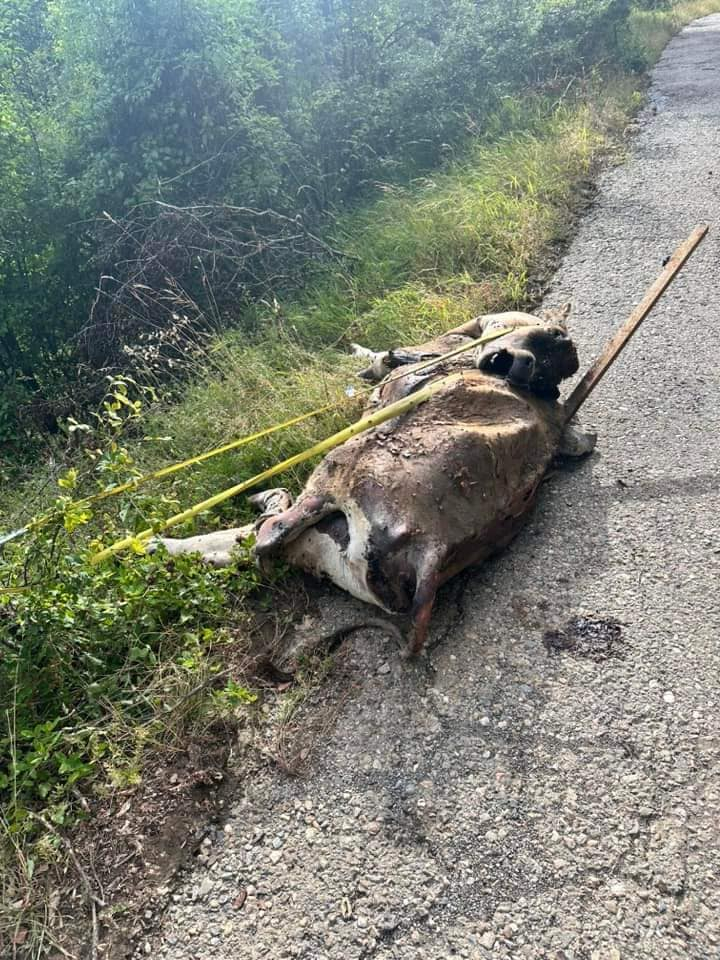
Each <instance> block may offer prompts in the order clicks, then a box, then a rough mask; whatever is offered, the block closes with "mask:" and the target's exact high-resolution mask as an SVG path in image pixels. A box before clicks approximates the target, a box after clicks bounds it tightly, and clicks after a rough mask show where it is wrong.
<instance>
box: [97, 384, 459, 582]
mask: <svg viewBox="0 0 720 960" xmlns="http://www.w3.org/2000/svg"><path fill="white" fill-rule="evenodd" d="M462 376H463V375H462V373H452V374H450V375H449V376H447V377H442V378H441V379H440V380H435V381H434V382H433V383H430V384H428V385H427V386H426V387H423V388H422V389H421V390H417V391H416V392H415V393H411V394H410V396H409V397H403V398H402V399H401V400H396V401H395V403H390V404H388V406H387V407H383V408H382V409H381V410H377V411H376V412H375V413H371V414H369V415H368V416H367V417H363V418H362V419H360V420H358V421H356V422H355V423H353V424H351V425H350V426H349V427H345V429H344V430H340V431H339V432H338V433H334V434H333V435H332V436H331V437H327V438H326V439H325V440H321V441H320V442H319V443H316V444H314V446H312V447H309V448H308V449H307V450H303V452H302V453H297V454H295V456H293V457H288V459H287V460H283V461H282V463H276V464H275V466H273V467H269V468H268V469H267V470H263V471H262V472H261V473H257V474H256V475H255V476H254V477H250V479H249V480H243V482H242V483H237V484H235V486H233V487H228V488H227V489H226V490H222V491H221V492H220V493H216V494H215V495H214V496H212V497H209V498H208V499H207V500H203V501H202V502H201V503H198V504H196V505H195V506H194V507H190V508H188V509H187V510H183V512H182V513H176V514H175V516H173V517H169V518H168V519H167V520H165V521H164V522H163V523H162V524H161V525H160V526H159V527H157V528H154V527H148V528H147V529H146V530H142V531H140V533H136V534H135V535H134V536H130V537H124V538H123V539H122V540H118V541H116V542H115V543H114V544H112V546H110V547H106V548H105V549H104V550H101V551H100V552H99V553H96V554H94V555H93V556H91V557H90V562H91V563H93V564H96V563H100V562H101V561H102V560H106V559H107V558H108V557H111V556H113V555H114V554H116V553H119V552H120V551H121V550H125V549H127V548H128V547H135V548H138V547H142V543H143V542H144V541H145V540H149V539H150V537H151V536H152V535H153V534H156V533H160V532H162V531H164V530H167V529H169V528H170V527H174V526H176V525H177V524H179V523H184V522H185V521H186V520H191V519H192V518H193V517H195V516H197V515H198V514H199V513H203V512H204V511H205V510H210V509H212V508H213V507H216V506H217V505H218V504H219V503H222V502H223V501H225V500H229V499H230V497H235V496H237V494H239V493H243V492H244V491H245V490H249V489H250V487H254V486H256V485H257V484H258V483H263V482H264V481H265V480H269V479H270V477H274V476H276V474H278V473H282V472H283V471H284V470H289V469H290V468H291V467H294V466H297V464H299V463H304V462H305V461H306V460H310V459H311V458H312V457H315V456H317V455H318V454H322V453H325V452H327V451H328V450H331V449H332V448H333V447H337V446H339V445H340V444H341V443H345V441H346V440H350V439H351V438H352V437H356V436H357V435H358V434H359V433H363V432H364V431H365V430H370V429H372V428H373V427H376V426H378V424H381V423H384V422H385V421H386V420H391V419H392V418H393V417H398V416H400V415H401V414H403V413H407V411H408V410H412V409H413V408H414V407H416V406H418V404H421V403H423V402H424V401H425V400H427V399H428V398H429V397H431V396H432V395H433V394H434V393H437V392H438V390H441V389H443V388H444V387H446V386H447V385H448V384H449V383H452V382H453V381H456V380H460V379H462Z"/></svg>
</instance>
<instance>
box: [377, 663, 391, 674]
mask: <svg viewBox="0 0 720 960" xmlns="http://www.w3.org/2000/svg"><path fill="white" fill-rule="evenodd" d="M378 673H382V674H387V673H390V664H389V663H388V662H387V661H386V662H385V663H381V664H380V666H379V667H378Z"/></svg>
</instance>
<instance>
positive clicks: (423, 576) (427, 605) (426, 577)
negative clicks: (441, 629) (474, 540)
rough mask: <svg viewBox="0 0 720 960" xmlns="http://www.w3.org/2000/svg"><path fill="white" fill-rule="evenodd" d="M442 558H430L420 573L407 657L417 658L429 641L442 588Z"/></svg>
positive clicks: (411, 614) (411, 615) (411, 617)
mask: <svg viewBox="0 0 720 960" xmlns="http://www.w3.org/2000/svg"><path fill="white" fill-rule="evenodd" d="M440 566H441V564H440V558H439V557H437V556H433V555H431V556H429V557H427V558H426V559H425V562H424V563H423V565H422V568H421V569H420V571H419V572H418V579H417V585H416V587H415V596H414V597H413V602H412V606H411V608H410V630H409V632H408V645H407V656H409V657H415V656H417V655H418V654H419V653H420V652H421V650H422V649H423V647H424V646H425V643H426V641H427V637H428V630H429V629H430V618H431V616H432V611H433V606H434V605H435V597H436V596H437V592H438V588H439V586H440V575H439V571H440Z"/></svg>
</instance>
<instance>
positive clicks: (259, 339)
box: [0, 0, 714, 952]
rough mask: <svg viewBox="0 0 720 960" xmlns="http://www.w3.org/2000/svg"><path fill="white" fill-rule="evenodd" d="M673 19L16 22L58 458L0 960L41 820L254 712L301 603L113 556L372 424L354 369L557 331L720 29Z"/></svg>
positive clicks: (5, 328) (1, 308)
mask: <svg viewBox="0 0 720 960" xmlns="http://www.w3.org/2000/svg"><path fill="white" fill-rule="evenodd" d="M644 6H645V8H646V9H638V8H637V7H634V8H632V9H630V8H629V7H628V5H627V4H626V3H619V2H614V0H613V2H602V3H592V2H589V0H587V2H586V0H569V2H562V3H561V2H554V0H553V2H549V0H546V2H540V0H538V2H534V3H524V4H519V3H518V4H507V3H505V4H501V3H499V2H498V3H494V2H485V3H482V4H469V3H467V4H466V3H464V2H460V0H457V2H453V3H451V4H450V5H449V6H448V7H447V8H446V7H443V9H442V11H441V10H440V8H439V7H438V6H437V5H436V4H435V3H433V2H430V0H427V2H426V3H424V4H421V5H420V6H418V5H417V4H416V3H413V4H412V5H411V6H408V5H407V4H404V3H403V2H401V0H396V2H395V3H393V4H389V5H387V6H384V7H382V8H378V7H377V4H370V2H369V0H367V2H362V3H361V4H360V5H359V6H357V5H350V4H348V3H344V2H343V3H340V4H337V5H333V4H329V5H328V4H323V5H322V8H320V7H317V8H316V7H315V5H314V4H310V5H307V4H305V5H302V4H297V3H295V2H293V3H292V4H289V5H283V7H282V9H280V8H278V7H277V6H275V5H272V4H270V3H269V2H266V3H247V4H240V5H238V4H230V3H229V2H228V3H225V2H224V0H217V2H212V3H210V2H209V0H207V2H201V0H192V2H191V3H190V4H187V3H185V4H182V5H179V4H178V5H177V6H176V5H175V4H174V3H173V2H171V0H162V2H160V3H154V4H149V3H145V2H143V0H137V2H134V0H113V2H111V3H107V4H103V5H102V9H100V8H97V7H95V6H93V5H91V4H89V3H87V2H86V0H56V2H55V3H54V4H52V5H51V6H47V7H46V6H45V5H44V3H42V2H37V3H28V2H27V0H12V2H10V3H9V4H8V5H6V11H4V12H3V15H2V16H3V18H4V19H3V21H2V23H1V24H0V77H2V80H1V81H0V122H1V123H2V126H0V183H1V184H2V189H3V192H4V206H5V211H4V217H3V223H2V226H1V227H0V369H2V371H3V374H4V377H5V379H4V383H3V386H2V388H0V393H1V394H2V398H3V399H0V434H2V431H3V430H4V431H5V433H4V438H5V439H6V440H7V439H15V440H17V438H18V437H19V436H20V434H19V433H18V430H19V427H18V419H17V411H18V409H23V405H24V409H25V410H26V413H25V414H23V417H24V418H25V419H23V423H25V424H26V423H27V422H28V420H27V411H28V410H30V411H31V412H32V416H33V418H34V420H33V422H34V423H35V424H38V423H42V422H45V423H46V425H47V426H52V427H53V429H55V427H56V425H57V418H58V416H60V422H59V426H60V433H59V434H56V435H55V436H54V437H50V438H48V437H45V438H44V439H43V440H42V443H43V444H44V445H45V446H44V448H42V449H41V450H40V452H38V448H37V447H36V448H35V449H33V450H32V451H31V456H29V457H25V458H24V459H23V457H24V451H23V450H22V448H21V446H20V445H15V446H14V447H13V458H12V459H6V461H5V462H4V463H2V464H0V482H2V485H3V488H4V489H3V502H2V504H0V523H1V525H2V526H5V527H7V528H12V527H13V526H17V525H20V524H24V523H28V522H29V521H31V520H32V518H33V517H37V516H40V515H46V514H50V519H49V520H48V521H47V522H45V523H43V524H39V525H37V526H35V527H33V528H32V529H31V530H30V532H29V533H28V534H27V535H26V536H25V537H23V538H19V539H18V540H16V541H13V542H12V543H10V544H8V545H6V546H5V547H4V548H0V648H1V649H2V657H1V658H0V705H2V712H1V713H0V804H1V809H2V814H1V815H0V825H1V826H2V829H3V831H4V833H5V836H6V839H7V844H6V845H5V847H4V849H3V852H2V853H0V868H1V867H2V866H3V857H4V858H5V859H6V863H5V864H4V865H5V867H6V870H5V871H4V872H5V876H6V877H7V878H10V879H9V880H6V883H7V886H6V888H5V890H4V891H3V895H2V899H3V900H7V902H8V904H11V906H10V907H9V909H8V910H7V912H6V915H5V919H4V920H3V919H1V918H2V917H3V912H2V910H1V909H0V948H2V946H3V943H4V941H3V936H6V937H7V938H10V937H12V936H13V935H14V932H15V931H17V930H18V929H20V928H21V926H22V924H26V925H27V924H28V923H29V921H28V920H27V917H28V915H29V911H31V908H32V903H33V901H32V896H31V895H30V894H29V893H28V892H27V889H29V888H30V887H31V886H32V884H31V880H32V869H31V870H30V871H29V874H30V875H28V868H27V863H28V861H27V858H26V857H24V856H23V854H22V851H23V849H28V847H27V846H25V845H27V844H28V843H31V842H35V843H37V840H36V838H37V834H38V830H37V826H38V821H37V820H36V819H35V818H36V817H37V815H38V814H40V815H42V816H43V817H44V818H45V819H46V820H48V821H49V822H50V823H52V824H55V825H56V826H59V827H62V826H63V825H64V824H67V823H69V822H72V820H73V818H74V817H76V816H77V815H78V812H79V810H80V807H79V799H78V798H79V797H82V795H83V794H84V793H90V792H92V791H101V790H102V789H103V784H106V783H108V782H110V783H115V784H127V783H131V782H133V780H134V779H136V778H138V777H139V776H141V774H142V765H143V762H144V755H145V752H146V751H147V749H149V748H152V749H154V748H156V747H157V746H158V745H161V744H162V743H164V742H167V740H168V739H169V738H173V737H176V736H178V735H179V733H180V731H182V730H184V729H186V728H187V726H188V724H192V723H194V722H197V721H198V719H202V720H203V722H204V721H205V720H206V719H207V718H208V717H210V716H213V715H218V714H227V713H232V712H238V711H239V712H247V711H249V710H252V709H253V707H252V703H253V700H254V697H255V695H256V692H255V691H253V690H252V689H249V687H248V685H247V681H246V680H245V678H244V677H243V676H242V675H239V674H237V673H234V674H233V673H230V674H229V673H228V671H227V668H226V659H227V656H228V653H229V651H231V650H232V649H233V647H234V646H236V645H237V643H238V642H241V643H242V642H243V641H242V637H243V636H244V635H245V634H246V633H247V629H246V628H247V622H248V616H249V614H248V604H249V602H251V601H253V602H260V598H262V596H264V595H267V592H268V589H269V588H271V587H272V584H271V583H269V582H267V581H260V579H259V573H258V571H257V570H256V569H255V568H254V567H253V566H252V564H249V563H248V562H247V552H246V550H243V549H241V550H240V551H239V555H238V560H237V563H236V565H235V566H234V567H233V568H232V569H231V570H229V571H215V570H211V569H206V568H204V567H203V566H202V565H201V564H199V563H198V562H197V561H196V560H194V559H192V558H177V559H174V560H172V561H171V562H168V560H167V558H166V557H164V556H163V555H162V554H153V555H147V554H131V555H127V556H122V557H120V558H118V559H117V560H115V561H113V562H110V563H108V564H105V565H102V566H92V565H91V564H90V557H91V555H92V553H93V552H94V551H95V550H96V549H97V545H98V544H99V543H102V544H103V545H107V544H108V543H110V542H111V541H112V540H114V539H116V538H118V537H121V536H123V535H125V534H126V533H127V532H133V531H136V530H138V529H141V528H143V527H147V526H149V525H153V524H155V523H159V522H161V520H162V518H164V517H166V516H168V515H169V514H171V513H175V512H177V510H178V509H181V508H184V507H186V506H188V505H189V504H191V503H194V502H197V501H199V500H201V499H203V498H205V497H206V496H208V495H210V494H212V493H215V492H217V491H218V490H219V489H221V488H222V487H224V486H227V485H230V484H233V483H236V482H238V480H239V479H242V478H244V477H247V476H251V475H252V474H254V473H256V472H258V471H260V470H262V469H264V468H265V467H267V466H269V465H270V464H272V463H274V462H277V461H278V460H280V459H282V458H284V457H287V456H290V455H292V454H293V453H296V452H298V451H300V450H302V449H304V448H305V447H307V446H308V445H309V444H310V443H312V442H314V441H315V440H316V439H318V438H320V437H322V436H326V435H328V434H329V433H330V432H332V431H334V430H336V429H339V428H340V426H342V425H344V424H345V423H347V422H348V420H350V419H352V418H353V417H354V416H355V415H356V414H357V412H358V411H359V409H360V402H359V401H360V399H361V397H360V396H359V388H360V384H359V382H358V381H354V380H353V371H354V369H356V364H355V362H354V361H352V360H351V359H350V358H349V357H348V356H347V350H346V345H347V343H348V341H350V340H360V341H365V342H367V343H368V344H371V345H372V346H374V347H383V346H391V345H394V344H397V343H402V342H405V343H407V342H413V341H415V342H417V341H418V340H420V339H421V338H424V337H426V336H427V335H428V334H429V333H431V332H433V331H436V330H440V329H445V328H447V327H448V326H451V325H454V324H456V323H459V322H462V321H463V320H465V319H467V317H468V316H471V315H473V314H477V313H480V312H485V311H490V310H495V309H504V308H507V307H511V306H518V305H522V304H525V303H527V302H529V301H531V300H532V299H533V297H534V296H535V295H536V293H537V291H538V286H539V284H540V283H541V280H542V277H543V274H544V272H545V271H546V263H547V259H548V256H549V254H550V252H551V250H552V248H553V246H554V245H556V244H557V243H558V242H560V241H562V240H563V238H564V237H565V236H566V234H567V231H568V228H569V224H570V223H571V220H572V214H573V211H574V210H576V209H577V207H578V203H579V201H581V199H582V196H583V192H584V191H585V190H586V188H587V185H588V181H589V178H590V176H591V173H592V169H593V165H594V163H595V162H596V159H597V158H598V156H599V155H600V154H601V153H602V152H603V151H604V150H606V149H607V147H608V144H609V143H610V142H613V141H616V140H617V135H618V134H619V133H620V132H621V131H622V129H623V127H624V125H625V123H626V121H627V118H628V117H629V115H630V114H631V113H632V112H633V110H634V109H635V108H636V107H637V106H638V104H639V102H640V100H641V95H640V93H639V90H640V82H639V81H638V79H637V78H636V76H635V71H636V70H638V69H639V68H640V67H641V66H643V65H645V64H647V63H649V62H651V61H652V59H653V58H654V57H655V56H656V55H657V54H658V52H659V50H660V49H661V47H662V45H663V43H664V42H665V40H666V39H667V37H668V36H669V34H670V33H671V32H672V30H674V29H676V27H677V26H678V25H679V24H680V23H681V22H684V21H685V20H688V19H692V18H693V17H695V16H699V15H701V14H703V13H706V12H710V10H711V9H712V8H713V6H714V4H712V3H709V2H707V0H695V2H690V3H688V2H685V3H681V4H679V5H676V6H674V7H672V8H670V7H666V6H665V5H664V4H663V5H660V4H657V3H649V4H645V5H644ZM181 8H182V16H181V15H180V12H179V11H180V10H181ZM615 28H617V29H615ZM108 37H110V38H111V41H110V42H108ZM599 61H602V64H603V68H602V69H603V72H599V69H598V67H597V63H598V62H599ZM518 65H520V66H519V67H518ZM158 201H162V203H165V204H167V207H166V208H163V209H164V212H161V211H160V210H159V208H158V206H157V202H158ZM360 201H362V202H360ZM270 207H272V210H273V211H274V212H273V213H272V214H271V215H270V214H264V215H263V216H262V217H259V216H258V215H257V214H256V213H252V212H250V209H252V210H259V209H262V210H267V209H269V208H270ZM103 211H106V213H107V216H103ZM297 215H299V216H300V218H301V220H300V221H297V220H296V219H295V217H296V216H297ZM99 218H100V219H99ZM283 218H285V219H283ZM298 224H299V225H298ZM208 243H209V244H211V245H210V246H208V245H207V244H208ZM203 244H205V246H203ZM263 246H266V247H267V249H262V250H260V252H259V253H258V252H257V249H256V248H258V247H260V248H262V247H263ZM251 248H252V250H251ZM228 250H229V251H230V252H229V253H228ZM188 251H190V253H188ZM221 251H224V253H222V255H221ZM123 260H124V261H125V262H124V267H123V264H122V261H123ZM149 263H152V264H154V266H152V265H150V266H149V265H148V264H149ZM158 263H159V264H161V267H162V268H161V269H159V268H158V267H157V264H158ZM116 267H117V269H115V268H116ZM121 267H123V269H126V270H127V271H128V272H127V273H122V272H121ZM140 268H142V272H141V273H140V274H139V273H138V270H139V269H140ZM111 270H112V271H113V272H112V278H111V279H110V280H108V271H111ZM133 271H134V272H133ZM100 273H105V274H106V278H105V280H103V282H102V284H101V285H100V289H101V290H102V291H103V293H102V295H101V296H100V297H99V298H98V299H99V300H102V301H103V303H104V304H105V305H104V306H103V307H102V309H101V308H100V307H98V308H97V309H96V311H95V312H94V313H93V318H92V321H91V323H90V324H88V322H87V319H88V308H89V304H90V302H91V301H92V300H93V297H95V296H96V293H97V288H96V282H97V281H96V278H97V276H98V275H99V274H100ZM129 277H134V280H133V281H132V283H130V282H128V278H129ZM145 281H149V282H147V283H145ZM300 281H302V284H303V286H302V288H301V289H300V288H299V286H298V284H299V282H300ZM81 331H82V332H81ZM98 384H102V385H103V386H102V390H103V392H104V396H102V397H100V398H99V399H98V395H97V390H98ZM349 387H352V388H353V390H354V392H355V396H353V397H350V396H348V392H352V391H348V388H349ZM328 403H336V406H335V407H334V408H333V409H332V410H329V411H327V412H326V413H324V414H322V415H321V416H319V417H317V418H315V419H312V420H308V421H305V422H304V423H303V424H301V425H298V426H297V427H294V428H293V429H292V430H291V431H284V432H281V433H278V434H274V435H273V436H272V437H271V438H267V439H266V440H264V441H263V442H262V443H260V444H253V445H249V446H247V447H244V448H242V449H241V450H239V451H236V452H234V453H232V454H226V455H224V456H220V457H217V458H215V459H213V460H210V461H208V462H207V464H205V465H204V466H202V467H197V468H194V469H192V470H188V471H185V472H182V473H178V474H176V475H175V476H174V477H173V478H172V480H166V481H163V482H157V483H153V484H149V485H146V486H145V485H143V486H141V487H138V488H137V489H129V490H127V491H126V492H125V493H123V494H122V495H119V496H113V497H107V498H99V499H94V500H92V501H87V500H85V499H84V498H88V497H93V496H94V495H97V494H99V493H104V492H107V491H108V490H109V489H111V488H113V487H115V486H117V485H118V484H121V483H123V482H124V481H127V480H133V479H135V478H137V477H138V476H139V475H141V474H143V473H146V472H147V471H150V470H153V469H155V468H157V467H159V466H161V465H164V464H166V463H168V462H169V461H173V460H179V459H184V458H186V457H191V456H193V455H195V454H197V453H199V452H201V451H203V450H206V449H209V448H211V447H214V446H216V445H218V444H221V443H223V442H225V441H227V440H228V439H230V438H234V437H237V436H242V435H245V434H248V433H251V432H253V431H255V430H258V429H262V428H263V427H266V426H270V425H273V424H275V423H277V422H279V421H282V420H285V419H287V418H289V417H292V416H294V415H297V414H300V413H303V412H305V411H307V410H309V409H313V408H316V407H320V406H324V405H326V404H328ZM92 410H95V411H96V412H95V413H94V414H93V413H91V412H90V411H92ZM69 415H72V417H74V418H75V419H72V418H71V419H68V416H69ZM43 418H44V420H43ZM0 439H2V438H1V437H0ZM304 475H305V474H304V473H303V472H302V471H300V472H295V473H292V474H290V475H288V476H285V477H280V478H278V480H279V482H281V483H284V484H285V485H287V486H290V487H293V486H294V487H296V486H297V485H298V484H299V483H301V482H302V480H303V477H304ZM238 515H240V516H241V517H245V516H247V515H248V514H247V512H246V508H245V507H244V505H243V504H242V503H233V502H230V503H229V504H227V505H226V506H225V507H224V509H223V510H219V511H216V512H215V513H214V514H213V515H212V516H208V515H206V516H203V517H202V518H201V520H200V526H201V527H202V529H207V528H208V527H209V526H211V525H212V524H217V525H223V524H224V523H226V522H227V521H228V520H229V519H232V520H233V521H237V518H238ZM197 529H199V527H198V528H197ZM195 531H196V527H195V526H194V525H192V524H191V525H188V527H187V529H185V530H183V531H182V532H183V533H191V532H195ZM258 587H262V589H261V590H259V589H258ZM238 638H240V641H239V640H238ZM289 696H290V695H289ZM43 851H44V852H43ZM53 855H55V854H54V853H53V850H52V845H50V847H48V845H47V842H45V846H44V847H39V848H37V849H36V852H35V853H33V855H32V856H33V857H35V858H37V857H40V856H46V857H51V856H53ZM31 862H32V861H31ZM11 864H19V866H18V869H17V870H15V871H13V870H11ZM0 872H2V871H1V870H0ZM21 890H22V891H23V892H22V895H20V891H21ZM0 952H2V949H0Z"/></svg>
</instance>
